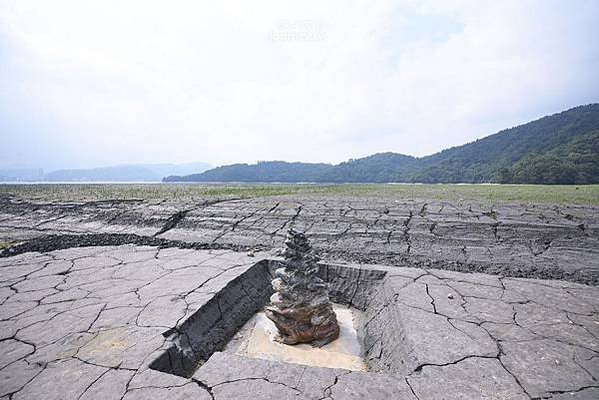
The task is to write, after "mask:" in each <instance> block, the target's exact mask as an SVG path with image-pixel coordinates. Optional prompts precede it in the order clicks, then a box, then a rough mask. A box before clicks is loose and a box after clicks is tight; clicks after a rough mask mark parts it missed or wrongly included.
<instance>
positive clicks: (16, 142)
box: [0, 0, 599, 170]
mask: <svg viewBox="0 0 599 400" xmlns="http://www.w3.org/2000/svg"><path fill="white" fill-rule="evenodd" d="M597 71H599V1H597V0H588V1H584V0H564V1H551V0H539V1H526V0H515V1H509V0H501V1H497V0H492V1H481V0H474V1H446V0H443V1H436V0H435V1H432V0H431V1H425V0H423V1H416V0H414V1H397V0H394V1H372V0H369V1H347V0H340V1H305V0H302V1H290V2H284V1H281V0H274V1H268V2H258V1H239V2H228V1H214V2H207V1H206V2H201V1H198V0H190V1H162V2H153V1H148V0H140V1H124V0H118V1H109V0H98V1H83V0H74V1H62V0H52V1H48V0H39V1H30V0H14V1H13V0H2V1H0V135H1V145H0V166H2V167H5V166H9V165H28V166H40V167H44V168H45V169H47V170H49V169H55V168H72V167H90V166H101V165H111V164H120V163H150V162H173V163H184V162H192V161H206V162H209V163H212V164H213V165H221V164H228V163H233V162H255V161H258V160H287V161H309V162H333V163H337V162H340V161H344V160H346V159H348V158H358V157H362V156H366V155H369V154H372V153H376V152H384V151H393V152H398V153H404V154H410V155H415V156H422V155H427V154H431V153H434V152H436V151H439V150H441V149H443V148H447V147H450V146H455V145H460V144H463V143H466V142H469V141H472V140H475V139H476V138H481V137H484V136H487V135H489V134H492V133H495V132H497V131H498V130H501V129H504V128H508V127H511V126H515V125H518V124H521V123H525V122H528V121H530V120H532V119H536V118H539V117H541V116H543V115H547V114H552V113H555V112H559V111H562V110H565V109H568V108H570V107H573V106H576V105H581V104H587V103H592V102H597V101H599V73H598V72H597Z"/></svg>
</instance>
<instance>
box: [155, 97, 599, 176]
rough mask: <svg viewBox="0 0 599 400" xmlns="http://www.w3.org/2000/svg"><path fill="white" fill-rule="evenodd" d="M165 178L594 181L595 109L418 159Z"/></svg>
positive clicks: (598, 132) (392, 156)
mask: <svg viewBox="0 0 599 400" xmlns="http://www.w3.org/2000/svg"><path fill="white" fill-rule="evenodd" d="M164 181H165V182H287V183H292V182H321V183H325V182H330V183H362V182H363V183H385V182H398V183H400V182H405V183H416V182H418V183H486V182H500V183H539V184H542V183H547V184H591V183H599V104H589V105H585V106H579V107H575V108H572V109H570V110H567V111H563V112H561V113H558V114H553V115H550V116H546V117H543V118H540V119H538V120H535V121H532V122H529V123H527V124H524V125H520V126H516V127H514V128H509V129H505V130H502V131H500V132H498V133H495V134H493V135H490V136H487V137H484V138H482V139H478V140H476V141H474V142H471V143H467V144H464V145H461V146H456V147H452V148H449V149H446V150H443V151H441V152H438V153H435V154H432V155H430V156H425V157H421V158H416V157H412V156H406V155H403V154H397V153H392V152H388V153H378V154H374V155H371V156H368V157H364V158H360V159H355V160H349V161H347V162H343V163H340V164H337V165H331V164H310V163H288V162H285V161H268V162H259V163H257V164H251V165H250V164H233V165H226V166H222V167H217V168H214V169H210V170H208V171H205V172H203V173H199V174H192V175H185V176H169V177H167V178H165V179H164Z"/></svg>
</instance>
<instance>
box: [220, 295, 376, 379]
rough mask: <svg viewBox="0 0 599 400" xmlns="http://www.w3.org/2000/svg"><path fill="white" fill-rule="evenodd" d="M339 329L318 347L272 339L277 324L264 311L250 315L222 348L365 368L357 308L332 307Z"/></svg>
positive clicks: (315, 364) (253, 355)
mask: <svg viewBox="0 0 599 400" xmlns="http://www.w3.org/2000/svg"><path fill="white" fill-rule="evenodd" d="M333 310H334V311H335V314H336V315H337V321H338V322H339V327H340V328H341V332H340V334H339V338H338V339H336V340H334V341H333V342H331V343H329V344H327V345H325V346H323V347H321V348H316V347H312V346H311V345H310V344H297V345H292V346H290V345H287V344H283V343H279V342H277V341H275V337H276V336H277V328H276V326H275V324H274V323H273V322H272V321H271V320H269V319H268V318H267V317H266V315H265V314H264V312H260V313H258V314H256V315H255V316H254V317H252V318H251V319H250V320H249V321H248V322H247V323H246V325H245V326H244V328H243V329H242V330H241V331H240V332H238V334H237V335H236V337H235V338H233V340H232V343H231V346H230V347H228V349H226V350H225V351H227V350H229V351H231V350H233V349H234V351H235V353H237V354H239V355H242V356H245V357H251V358H261V359H264V360H272V361H284V362H288V363H294V364H303V365H310V366H313V367H328V368H343V369H348V370H352V371H366V364H365V363H364V360H363V358H362V346H361V343H360V339H359V337H358V332H357V330H356V324H355V316H354V313H357V312H358V311H356V310H353V309H350V308H347V307H344V306H341V305H337V304H335V305H334V307H333Z"/></svg>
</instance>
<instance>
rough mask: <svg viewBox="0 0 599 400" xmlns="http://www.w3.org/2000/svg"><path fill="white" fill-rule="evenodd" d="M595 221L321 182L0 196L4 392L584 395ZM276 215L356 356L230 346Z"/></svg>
mask: <svg viewBox="0 0 599 400" xmlns="http://www.w3.org/2000/svg"><path fill="white" fill-rule="evenodd" d="M598 220H599V218H598V213H597V207H596V206H575V205H559V206H556V205H540V204H536V205H530V204H528V205H518V204H493V205H491V204H486V203H474V202H447V201H417V200H411V201H408V200H391V199H364V198H355V199H348V198H344V197H335V196H320V197H319V196H317V195H302V196H272V197H263V198H251V199H221V200H209V201H204V202H201V203H194V204H191V203H184V202H180V203H177V202H167V201H156V202H151V201H145V200H131V201H116V200H115V201H106V202H104V201H100V202H97V201H96V202H88V203H64V202H62V203H57V202H45V203H44V202H41V201H37V202H32V201H29V200H25V199H19V198H15V197H4V198H0V237H2V239H3V240H4V241H5V242H13V241H15V242H22V244H20V245H16V246H13V247H10V248H8V249H7V250H4V252H3V253H1V256H2V257H0V400H8V399H10V400H17V399H61V400H67V399H82V400H89V399H124V400H131V399H168V400H177V399H208V400H209V399H333V400H341V399H386V400H387V399H409V400H428V399H554V400H556V399H559V400H565V399H574V400H591V399H593V400H595V399H598V398H599V288H598V287H597V283H598V282H599V257H598V255H599V254H598V253H599V250H598V249H599V237H598V236H599V235H598V226H599V223H598ZM290 227H294V228H295V229H298V230H301V231H306V232H307V233H308V236H309V237H310V240H311V242H312V243H313V245H314V247H315V249H316V250H317V251H318V252H319V253H320V255H321V256H322V258H323V260H322V262H321V263H320V264H319V272H318V273H319V275H320V277H321V278H322V279H324V280H325V281H326V282H327V283H328V285H329V288H330V297H331V300H332V301H333V302H334V303H335V304H337V305H338V306H336V307H337V309H338V310H345V311H347V312H351V313H350V314H348V315H353V316H354V317H352V318H348V319H347V320H351V321H352V323H353V324H354V327H353V328H354V329H355V331H351V334H352V335H353V336H352V340H354V339H355V340H358V341H359V344H356V343H355V342H352V343H350V344H348V348H351V351H350V352H349V353H350V355H351V357H354V358H352V362H355V365H356V367H355V368H348V369H343V368H325V367H323V366H322V363H318V362H317V361H318V360H316V362H315V361H314V360H311V361H309V362H308V361H305V362H304V361H302V360H301V358H302V357H299V358H293V357H292V358H285V357H280V356H272V354H271V355H265V354H261V352H258V353H259V354H250V353H252V352H251V351H247V348H246V349H245V350H243V346H244V344H243V343H241V344H239V343H238V344H235V341H240V342H243V341H244V340H245V339H247V338H248V337H249V338H251V337H252V332H251V330H252V329H255V327H256V326H257V325H259V324H258V323H256V322H255V321H260V312H261V310H262V309H263V307H264V306H265V305H266V304H267V303H268V299H269V297H270V295H271V294H272V288H271V286H270V281H271V279H272V274H273V271H274V269H276V268H277V267H280V259H279V258H278V256H277V253H276V251H275V250H276V249H277V248H279V247H281V246H282V244H283V238H284V235H285V233H286V230H287V229H288V228H290ZM345 311H344V312H345ZM344 318H345V317H344ZM252 321H254V322H252ZM350 325H351V324H350ZM248 327H249V328H248ZM244 330H248V332H246V333H245V334H244ZM244 335H245V336H244ZM244 338H245V339H244ZM331 345H333V346H331V347H329V348H328V349H327V348H326V346H325V348H324V350H328V352H329V353H328V355H327V356H330V355H331V354H333V355H332V356H333V357H334V353H335V352H340V354H341V353H342V352H343V351H345V350H339V349H340V348H342V347H344V346H338V347H335V346H334V343H332V344H331ZM356 346H357V347H356ZM240 348H242V350H243V351H241V350H240ZM306 351H309V349H307V350H306ZM345 355H347V354H345ZM339 357H341V356H339ZM308 358H309V357H308ZM280 359H284V360H285V361H287V362H284V361H280ZM307 364H310V365H307ZM329 366H330V365H329Z"/></svg>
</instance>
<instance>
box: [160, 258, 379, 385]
mask: <svg viewBox="0 0 599 400" xmlns="http://www.w3.org/2000/svg"><path fill="white" fill-rule="evenodd" d="M279 267H281V264H280V262H279V261H277V260H262V261H260V262H258V263H256V264H254V265H253V266H251V267H250V268H249V269H247V270H246V271H245V272H243V273H242V274H240V275H239V276H237V277H236V278H234V279H233V280H231V281H230V282H228V283H227V284H226V286H224V287H223V288H222V289H221V290H220V291H218V292H217V293H216V294H214V296H213V297H212V298H210V299H209V300H208V301H207V302H206V303H205V304H204V305H203V306H202V307H201V308H200V309H198V310H197V311H196V312H195V313H193V314H192V315H191V316H190V317H189V318H188V319H187V320H185V321H184V322H183V323H181V324H180V325H179V326H177V327H176V328H174V329H171V330H169V331H167V332H165V334H164V336H165V337H166V338H167V345H166V350H165V351H164V353H163V354H161V355H160V356H159V357H158V358H157V359H156V360H154V361H153V362H152V363H151V364H150V368H152V369H155V370H159V371H162V372H166V373H170V374H174V375H179V376H184V377H191V376H192V375H193V374H194V372H195V371H196V369H197V368H198V367H200V366H201V365H202V364H203V363H205V362H206V361H207V360H208V359H209V358H210V356H212V354H213V353H214V352H217V351H230V352H237V353H238V354H241V355H244V356H246V357H256V358H266V359H274V360H281V361H288V362H293V363H302V364H307V365H315V366H323V365H319V362H318V361H315V360H316V359H317V358H321V359H322V357H335V356H339V355H340V356H341V357H344V358H346V360H345V361H342V362H341V364H335V365H330V366H336V367H340V368H346V369H354V370H366V369H368V364H367V363H366V362H364V361H363V360H362V357H361V356H362V355H363V354H362V353H363V351H362V346H361V343H360V342H361V340H360V339H361V338H362V332H365V333H366V331H364V316H365V315H367V314H368V313H367V310H368V305H369V304H370V303H371V302H372V300H373V299H374V298H375V297H376V296H375V295H376V293H378V292H379V289H380V283H381V282H382V280H383V278H384V277H385V276H386V274H387V272H386V270H383V269H378V268H368V267H353V266H346V265H337V264H324V263H321V264H319V276H320V277H321V278H322V279H323V280H325V282H327V284H328V285H329V295H330V298H331V301H333V303H336V305H335V308H336V313H337V315H338V318H339V319H340V321H341V323H342V328H343V329H344V333H343V335H342V337H340V338H339V339H338V341H340V342H338V343H337V344H335V343H334V342H333V343H330V344H329V345H328V346H325V347H324V348H323V349H316V350H319V351H322V352H323V353H322V354H320V355H313V356H307V357H306V356H301V355H300V356H298V355H297V352H300V353H301V352H302V351H304V353H305V351H307V350H308V349H310V346H309V345H299V346H294V347H295V350H291V352H292V353H293V352H294V351H295V352H296V354H295V356H294V355H291V356H289V354H279V355H277V354H276V353H277V352H280V351H281V349H280V348H278V347H277V345H278V344H277V345H273V346H272V347H271V346H270V345H269V346H268V348H267V349H266V351H260V352H258V353H260V354H255V353H256V351H255V350H256V349H255V348H254V349H253V350H254V351H249V352H248V351H247V350H248V341H249V340H253V341H255V340H257V338H256V335H258V336H259V338H258V340H265V338H264V337H263V335H264V334H265V332H253V331H254V330H255V329H254V328H256V325H259V326H261V327H263V328H265V329H267V330H268V329H270V330H271V329H272V328H274V325H273V326H272V327H270V326H268V323H269V322H270V321H269V320H268V319H266V318H265V317H264V316H263V313H261V311H262V310H263V308H264V306H266V305H267V304H268V303H269V299H270V296H271V295H272V293H273V289H272V287H271V280H272V279H273V273H274V271H275V269H277V268H279ZM265 320H266V321H265ZM366 334H368V333H366ZM252 335H253V336H254V337H253V338H251V336H252ZM260 335H262V337H260ZM368 335H370V334H368ZM370 336H371V335H370ZM375 336H376V335H375ZM373 341H375V339H373V338H370V337H366V336H365V337H364V344H366V345H368V343H370V342H373ZM254 344H255V343H254ZM281 346H283V345H281ZM263 350H264V349H263ZM327 350H328V352H327ZM273 352H274V353H275V354H273ZM365 355H366V356H368V348H366V354H365Z"/></svg>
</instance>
